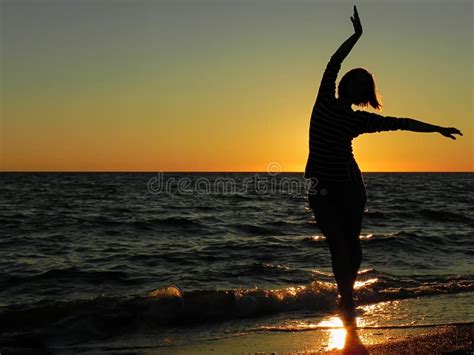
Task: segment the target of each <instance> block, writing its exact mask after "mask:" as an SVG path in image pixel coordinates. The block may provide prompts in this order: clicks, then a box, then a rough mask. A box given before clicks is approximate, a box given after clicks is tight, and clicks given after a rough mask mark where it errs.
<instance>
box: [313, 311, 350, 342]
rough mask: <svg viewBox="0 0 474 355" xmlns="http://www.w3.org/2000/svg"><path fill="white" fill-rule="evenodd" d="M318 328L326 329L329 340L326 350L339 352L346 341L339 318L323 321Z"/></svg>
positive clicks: (344, 331) (344, 330)
mask: <svg viewBox="0 0 474 355" xmlns="http://www.w3.org/2000/svg"><path fill="white" fill-rule="evenodd" d="M318 326H319V327H328V332H329V339H328V345H327V347H326V350H334V349H336V350H341V349H343V348H344V343H345V341H346V329H345V328H344V327H343V324H342V321H341V319H340V318H339V317H330V318H327V319H323V320H322V321H321V322H319V323H318Z"/></svg>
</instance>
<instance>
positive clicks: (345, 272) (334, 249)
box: [320, 223, 354, 309]
mask: <svg viewBox="0 0 474 355" xmlns="http://www.w3.org/2000/svg"><path fill="white" fill-rule="evenodd" d="M320 227H321V231H322V232H323V234H324V236H325V237H326V240H327V242H328V244H329V250H330V252H331V261H332V269H333V272H334V277H335V279H336V283H337V288H338V291H339V294H340V296H341V308H348V309H349V308H353V305H354V300H353V280H354V277H353V264H352V257H351V254H352V250H351V245H350V243H349V240H348V239H347V238H346V235H345V233H344V230H343V228H342V225H341V224H340V223H329V224H326V225H323V226H320Z"/></svg>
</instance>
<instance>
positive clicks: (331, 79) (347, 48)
mask: <svg viewBox="0 0 474 355" xmlns="http://www.w3.org/2000/svg"><path fill="white" fill-rule="evenodd" d="M351 21H352V25H353V26H354V34H353V35H352V36H350V37H349V38H348V39H346V40H345V41H344V43H342V44H341V46H340V47H339V48H338V49H337V50H336V52H335V53H334V54H333V55H332V56H331V60H330V61H329V63H328V65H327V66H326V70H325V71H324V74H323V78H322V79H321V84H320V86H319V91H318V99H321V98H322V97H323V96H326V95H328V96H330V97H335V93H336V78H337V73H338V72H339V69H341V64H342V62H343V61H344V59H345V58H346V57H347V56H348V55H349V53H350V52H351V50H352V48H354V46H355V44H356V43H357V41H358V40H359V38H360V37H361V36H362V24H361V23H360V19H359V13H358V12H357V8H356V7H355V6H354V15H353V16H352V17H351Z"/></svg>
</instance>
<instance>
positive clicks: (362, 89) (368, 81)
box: [337, 68, 382, 110]
mask: <svg viewBox="0 0 474 355" xmlns="http://www.w3.org/2000/svg"><path fill="white" fill-rule="evenodd" d="M337 91H338V95H339V97H340V98H343V99H346V100H349V101H350V102H351V103H352V104H354V105H358V106H369V105H370V106H372V107H373V108H374V109H377V110H379V109H381V108H382V103H381V101H380V98H379V96H378V94H377V86H376V85H375V80H374V77H373V76H372V74H370V73H369V72H368V71H367V70H366V69H364V68H355V69H352V70H350V71H348V72H347V73H346V74H344V76H343V77H342V79H341V81H340V82H339V87H338V90H337Z"/></svg>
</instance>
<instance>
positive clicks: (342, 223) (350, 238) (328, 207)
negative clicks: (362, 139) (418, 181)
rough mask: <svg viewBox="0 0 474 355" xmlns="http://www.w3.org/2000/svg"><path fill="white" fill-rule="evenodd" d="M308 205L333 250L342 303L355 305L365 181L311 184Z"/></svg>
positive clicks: (332, 255) (334, 267)
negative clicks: (354, 294) (363, 182)
mask: <svg viewBox="0 0 474 355" xmlns="http://www.w3.org/2000/svg"><path fill="white" fill-rule="evenodd" d="M308 199H309V205H310V207H311V208H312V210H313V212H314V216H315V218H316V221H317V223H318V226H319V228H320V229H321V232H322V233H323V234H324V236H325V237H326V240H327V242H328V245H329V250H330V251H331V261H332V268H333V272H334V276H335V278H336V282H337V286H338V290H339V294H340V295H341V303H342V307H344V306H347V307H352V306H353V288H354V283H355V280H356V277H357V272H358V270H359V267H360V263H361V261H362V250H361V247H360V241H359V235H360V231H361V227H362V215H363V213H364V208H365V203H366V202H367V195H366V192H365V187H364V185H363V184H358V183H347V184H343V183H341V184H325V183H322V182H320V183H318V184H317V185H316V186H312V188H311V191H310V194H309V195H308Z"/></svg>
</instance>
